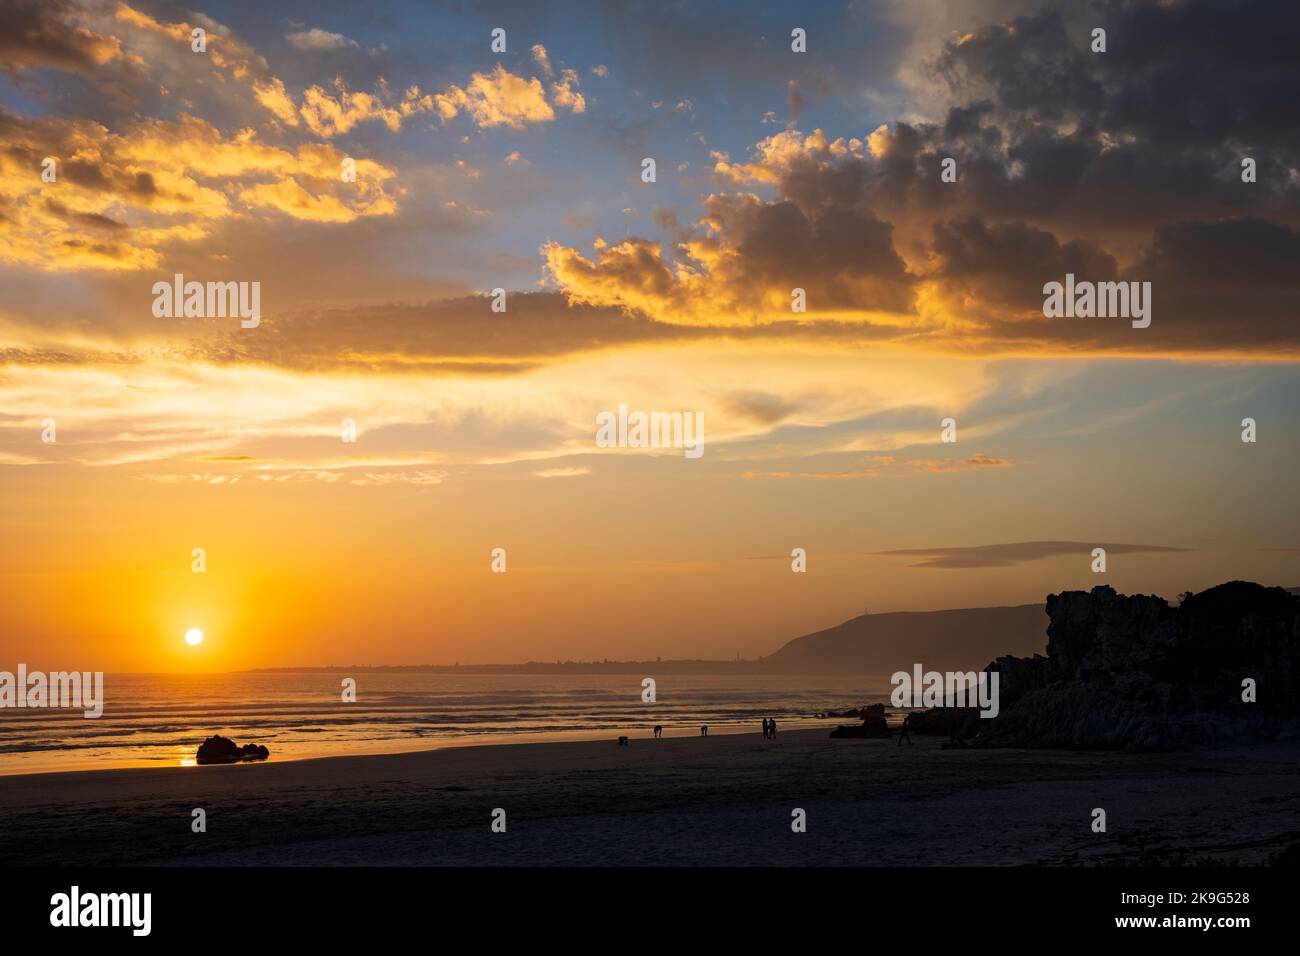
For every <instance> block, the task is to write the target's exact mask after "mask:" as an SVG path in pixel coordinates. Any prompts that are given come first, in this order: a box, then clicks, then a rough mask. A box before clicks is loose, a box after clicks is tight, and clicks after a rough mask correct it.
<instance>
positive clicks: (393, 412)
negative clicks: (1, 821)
mask: <svg viewBox="0 0 1300 956" xmlns="http://www.w3.org/2000/svg"><path fill="white" fill-rule="evenodd" d="M196 29H200V30H202V31H203V37H204V43H203V44H202V46H203V49H202V50H196V49H194V45H195V42H196V41H195V39H194V38H195V34H194V31H195V30H196ZM1097 29H1101V30H1104V42H1105V49H1104V51H1103V50H1099V49H1097V48H1096V47H1097V39H1096V36H1095V34H1094V31H1095V30H1097ZM496 30H502V31H504V50H502V49H500V43H498V44H497V48H496V49H494V41H493V37H494V31H496ZM796 31H799V32H798V33H796ZM499 35H500V34H498V36H499ZM798 37H802V38H803V39H802V45H803V49H802V50H796V49H794V47H796V46H799V45H800V41H799V40H798ZM1297 49H1300V11H1298V10H1297V8H1295V7H1294V5H1292V4H1289V3H1282V2H1277V3H1270V2H1262V3H1254V4H1249V5H1245V4H1236V3H1221V2H1215V3H1210V2H1187V0H1171V2H1139V0H1134V2H1124V3H1093V4H1088V3H1064V2H1023V3H1021V2H1009V0H1007V2H982V0H975V2H956V0H954V2H944V0H908V2H903V0H896V2H885V0H882V2H860V0H852V2H826V3H807V4H801V3H794V2H786V3H755V2H749V0H746V2H734V3H728V2H709V3H702V2H701V3H688V2H664V3H651V2H645V3H637V2H629V3H621V4H608V3H603V2H596V0H592V2H554V3H546V4H538V3H534V2H483V3H418V4H417V3H383V4H355V3H334V2H312V3H275V4H266V3H247V2H226V3H210V4H201V5H198V6H182V5H178V4H174V3H165V2H149V0H131V2H129V3H128V2H111V0H102V2H101V0H42V2H34V0H6V2H3V3H0V489H3V495H2V496H0V541H2V542H3V547H2V548H0V603H2V604H3V606H4V607H5V609H6V613H5V614H4V615H3V617H2V618H0V662H8V663H3V664H0V667H5V668H8V669H13V667H14V666H16V664H17V663H18V662H19V661H22V662H26V663H28V665H29V666H31V667H34V668H35V667H41V666H44V667H47V668H49V669H58V668H77V669H107V670H135V671H203V670H232V669H240V668H247V667H270V666H295V665H304V666H305V665H316V664H322V665H324V664H340V665H348V664H417V663H454V662H456V661H460V662H463V663H471V662H473V663H501V662H512V661H521V660H560V659H585V660H590V659H596V660H599V659H604V658H609V659H619V660H631V659H653V658H655V657H664V658H711V659H718V658H721V659H730V658H734V657H736V656H738V655H739V656H742V657H747V658H752V657H756V656H759V655H762V654H767V653H770V652H772V651H773V650H775V649H776V648H777V647H779V646H780V645H781V644H782V643H783V642H784V641H786V640H788V639H790V638H793V637H796V636H799V635H801V634H804V633H807V632H810V631H813V630H817V629H820V628H823V627H829V626H832V625H834V624H837V623H839V622H841V621H843V620H845V619H846V618H848V617H852V616H854V615H857V614H861V613H863V612H864V611H871V612H884V611H891V610H927V609H936V608H950V607H967V606H987V605H997V604H1020V603H1029V602H1037V601H1042V600H1043V599H1044V597H1045V596H1046V595H1047V594H1048V593H1052V592H1058V591H1061V590H1069V589H1086V588H1090V587H1093V586H1095V585H1098V584H1101V583H1107V584H1110V585H1112V586H1114V587H1116V588H1117V589H1119V590H1121V591H1124V592H1130V593H1131V592H1142V593H1155V594H1161V595H1163V596H1165V597H1168V598H1171V599H1173V598H1175V597H1176V595H1178V594H1179V593H1181V592H1184V591H1187V590H1193V591H1195V590H1200V589H1203V588H1206V587H1210V586H1213V585H1215V584H1218V583H1221V582H1223V581H1226V580H1231V579H1235V578H1244V579H1249V580H1256V581H1259V582H1261V583H1263V584H1268V585H1281V586H1297V585H1300V533H1298V530H1300V509H1298V507H1297V502H1296V496H1295V494H1294V486H1295V482H1294V475H1295V474H1296V470H1297V465H1300V440H1297V434H1296V429H1295V424H1294V415H1295V409H1296V408H1297V407H1300V401H1298V400H1300V375H1298V374H1297V366H1296V360H1297V357H1300V325H1298V324H1297V315H1296V305H1295V303H1296V302H1297V301H1298V300H1297V293H1300V268H1298V266H1300V232H1297V229H1298V228H1300V70H1298V69H1297V68H1296V66H1297V64H1296V58H1297V54H1296V52H1295V51H1296V50H1297ZM647 159H651V160H653V161H654V176H653V177H652V180H651V181H647V179H648V178H649V177H648V176H647V175H646V173H645V169H646V163H645V161H646V160H647ZM1247 159H1249V160H1251V161H1252V162H1253V175H1246V174H1245V173H1244V172H1243V160H1247ZM47 160H52V162H47ZM945 160H952V161H953V162H952V163H951V164H948V165H949V166H950V167H951V173H952V174H951V175H949V176H947V177H945V175H944V169H945V162H944V161H945ZM349 167H351V168H353V169H355V174H356V175H355V177H351V178H349V176H348V175H347V172H346V170H347V169H348V168H349ZM51 171H52V172H51ZM1248 180H1249V181H1248ZM177 274H180V275H182V276H184V281H198V282H201V283H207V282H221V283H226V282H234V283H249V284H250V286H249V288H251V284H252V283H257V288H258V289H259V295H260V312H259V315H258V319H257V321H256V324H254V325H252V326H251V327H245V326H246V325H249V324H250V323H248V322H241V320H240V318H239V317H237V316H236V317H232V316H219V315H218V316H202V315H189V316H187V315H184V314H180V315H176V314H172V315H170V316H169V315H167V314H166V310H162V314H160V309H159V307H158V304H157V298H158V293H157V291H156V289H155V284H156V283H160V282H161V283H163V284H165V285H167V284H170V283H172V282H173V278H174V276H175V275H177ZM1067 274H1070V275H1074V276H1076V277H1077V278H1078V279H1079V280H1080V281H1089V282H1123V283H1137V284H1138V285H1137V286H1136V287H1135V288H1142V287H1143V284H1145V283H1150V285H1149V287H1147V288H1149V290H1150V292H1149V303H1150V324H1149V326H1147V327H1136V326H1135V325H1134V324H1133V323H1132V322H1131V321H1130V320H1129V318H1128V317H1122V316H1121V317H1115V316H1110V317H1105V318H1103V317H1078V316H1073V315H1063V316H1057V315H1053V316H1050V317H1049V315H1048V313H1047V311H1045V307H1044V299H1045V291H1044V286H1045V284H1046V283H1050V282H1062V283H1064V282H1065V281H1066V276H1067ZM498 289H499V290H504V297H501V296H496V295H494V291H493V290H498ZM795 289H799V290H802V297H803V301H804V303H805V309H804V310H803V311H796V308H795V305H794V303H795V301H796V297H795V293H794V291H793V290H795ZM501 301H504V311H494V309H493V305H494V303H499V302H501ZM621 405H625V406H627V408H628V409H630V410H632V411H644V412H646V413H650V412H663V413H669V412H681V413H683V414H686V415H688V416H695V415H702V416H703V422H704V445H703V453H702V454H700V455H699V456H698V457H689V456H687V455H685V454H684V453H683V450H682V449H672V448H669V449H655V448H644V447H603V446H602V445H601V444H600V443H598V442H597V422H598V420H599V416H600V415H601V414H602V413H604V412H613V413H615V414H617V411H618V409H619V407H620V406H621ZM1246 418H1250V419H1252V420H1254V422H1255V429H1256V435H1255V438H1256V440H1255V441H1253V442H1245V441H1243V440H1242V432H1243V419H1246ZM946 419H951V420H952V422H953V423H954V424H953V427H952V428H949V429H947V432H948V434H947V436H945V428H944V425H943V423H944V421H945V420H946ZM347 423H352V424H353V425H354V426H355V441H349V440H345V439H347V438H349V437H351V435H350V433H349V432H348V430H347V427H346V424H347ZM945 437H955V439H956V440H955V441H945V440H944V438H945ZM51 438H53V440H52V441H51V440H50V439H51ZM1096 547H1103V548H1105V550H1106V561H1107V567H1106V570H1105V572H1104V573H1097V572H1095V571H1094V570H1093V556H1092V551H1093V549H1094V548H1096ZM196 548H198V549H202V552H203V559H204V562H205V566H204V570H203V571H202V573H198V572H196V571H195V564H194V561H195V559H194V549H196ZM497 548H500V549H503V550H504V552H505V562H506V565H505V567H506V570H505V571H504V573H498V572H495V571H494V570H493V557H492V555H493V550H494V549H497ZM795 548H802V549H804V551H805V553H806V567H807V570H806V571H805V572H803V573H796V572H795V571H794V570H793V569H792V556H791V555H792V551H793V549H795ZM190 628H200V629H201V630H202V631H203V633H204V635H205V639H204V641H203V643H202V644H201V645H198V646H197V647H194V646H189V645H188V644H186V642H185V641H184V640H183V635H184V634H185V632H186V631H187V630H188V629H190Z"/></svg>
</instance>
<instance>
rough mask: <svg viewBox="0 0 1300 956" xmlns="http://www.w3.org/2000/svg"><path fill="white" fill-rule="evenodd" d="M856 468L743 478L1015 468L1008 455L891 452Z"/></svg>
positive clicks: (825, 477)
mask: <svg viewBox="0 0 1300 956" xmlns="http://www.w3.org/2000/svg"><path fill="white" fill-rule="evenodd" d="M862 461H863V465H862V467H858V468H837V469H820V470H803V471H747V472H745V473H744V475H743V477H745V478H774V479H780V480H789V479H792V478H798V479H804V480H811V481H848V480H855V479H859V478H880V477H884V476H891V475H892V476H903V475H909V474H918V473H922V472H926V473H934V474H951V473H955V472H959V471H975V470H979V469H982V468H1014V467H1015V466H1016V464H1017V462H1015V461H1014V460H1013V459H1010V458H994V457H992V456H990V455H983V454H980V455H972V456H971V457H969V458H966V459H964V460H963V459H957V458H898V457H896V456H893V455H873V456H870V457H867V458H865V459H862Z"/></svg>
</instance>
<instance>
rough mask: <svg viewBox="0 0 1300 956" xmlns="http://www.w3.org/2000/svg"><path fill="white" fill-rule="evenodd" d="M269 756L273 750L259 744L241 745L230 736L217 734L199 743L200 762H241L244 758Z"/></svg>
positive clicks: (263, 758)
mask: <svg viewBox="0 0 1300 956" xmlns="http://www.w3.org/2000/svg"><path fill="white" fill-rule="evenodd" d="M269 756H271V751H269V750H267V749H266V748H265V747H263V746H261V745H259V744H244V746H242V747H241V746H239V745H238V744H237V743H235V742H234V741H233V740H231V739H230V738H229V737H222V736H221V735H220V734H216V735H215V736H212V737H209V738H208V739H207V740H205V741H203V743H201V744H199V752H198V762H199V763H201V764H208V763H239V762H240V761H242V760H265V759H266V758H267V757H269Z"/></svg>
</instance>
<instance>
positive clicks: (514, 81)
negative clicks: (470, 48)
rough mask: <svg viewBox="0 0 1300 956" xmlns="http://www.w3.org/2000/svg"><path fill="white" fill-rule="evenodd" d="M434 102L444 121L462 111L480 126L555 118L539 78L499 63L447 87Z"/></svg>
mask: <svg viewBox="0 0 1300 956" xmlns="http://www.w3.org/2000/svg"><path fill="white" fill-rule="evenodd" d="M434 102H435V104H436V106H437V109H438V115H439V116H441V117H442V119H443V121H444V122H445V121H447V120H450V119H453V118H454V117H455V116H456V115H457V114H459V113H462V112H464V113H468V114H469V116H470V117H471V118H472V119H473V120H474V122H475V123H476V124H477V125H479V126H509V127H513V128H521V127H524V126H527V125H528V124H529V123H549V122H550V121H551V120H553V119H555V110H554V109H552V108H551V104H550V103H548V102H547V101H546V92H545V90H544V89H543V88H542V83H541V81H540V80H538V79H537V78H536V77H531V78H529V79H524V78H523V77H522V76H516V75H514V74H513V73H510V72H508V71H507V70H506V69H505V68H504V67H502V66H501V64H500V63H498V64H497V65H496V68H495V69H494V70H493V71H492V72H491V73H486V74H485V73H475V74H474V76H473V77H472V78H471V79H470V82H469V86H468V87H466V88H465V89H461V88H460V87H459V86H452V87H450V88H448V90H447V92H445V93H440V94H439V95H438V96H436V97H434Z"/></svg>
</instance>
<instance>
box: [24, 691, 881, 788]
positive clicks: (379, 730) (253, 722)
mask: <svg viewBox="0 0 1300 956" xmlns="http://www.w3.org/2000/svg"><path fill="white" fill-rule="evenodd" d="M347 676H351V677H354V678H355V679H356V682H357V690H356V694H357V699H356V702H355V703H348V704H345V703H343V702H342V700H341V693H342V680H343V678H344V677H347ZM656 680H657V687H656V700H655V701H654V702H653V703H645V702H642V700H641V693H642V689H641V677H639V676H635V675H632V674H626V675H624V674H601V675H587V674H581V675H564V674H548V675H519V674H469V675H459V674H443V673H418V672H394V671H365V670H358V671H356V672H348V671H308V672H290V673H274V672H259V673H232V674H107V675H105V678H104V696H105V705H104V713H103V716H101V717H99V718H98V719H93V720H88V719H86V718H85V717H84V716H83V715H82V712H81V711H80V710H54V709H31V710H29V709H9V708H6V709H0V775H7V774H19V773H43V772H46V771H61V770H86V769H102V768H108V767H158V766H176V767H182V766H193V765H194V762H195V761H194V756H195V751H196V750H197V749H198V745H199V743H200V742H202V740H203V738H205V737H209V736H211V735H212V734H221V735H223V736H225V737H229V738H231V739H232V740H234V741H235V742H236V743H237V744H240V745H242V744H246V743H256V744H264V745H266V746H267V747H268V748H270V751H271V758H270V759H271V760H286V759H299V758H307V757H327V756H338V755H344V754H365V753H397V752H401V751H408V750H428V749H433V748H437V747H444V746H455V745H464V744H486V743H520V742H525V741H530V740H535V741H543V740H590V739H600V738H602V737H609V738H611V740H612V739H613V738H615V737H617V736H619V735H621V734H628V735H630V736H649V735H650V733H651V730H652V728H653V727H654V726H655V725H656V724H661V725H662V726H663V728H664V734H665V735H666V736H681V735H696V734H698V733H699V732H700V725H701V724H707V725H708V726H709V733H710V734H718V733H736V732H741V731H749V732H753V733H758V732H759V726H760V722H761V720H762V718H764V717H775V718H776V720H777V724H778V731H779V729H781V728H785V729H793V728H797V727H810V726H825V727H826V728H827V730H828V731H829V730H830V728H831V727H833V726H834V725H835V724H836V723H837V721H836V720H835V719H834V718H831V719H818V718H816V717H815V716H814V715H816V714H818V713H820V712H823V711H826V710H828V709H829V710H845V709H847V708H850V707H857V706H858V705H860V704H862V703H875V702H883V703H886V705H887V706H886V709H887V711H890V710H892V709H891V708H889V707H888V696H889V682H888V679H880V680H870V679H865V680H864V679H862V678H840V677H772V676H743V675H740V676H719V675H691V676H681V675H664V676H662V677H659V678H657V679H656ZM840 722H851V721H848V720H845V721H840Z"/></svg>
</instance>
